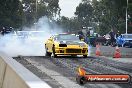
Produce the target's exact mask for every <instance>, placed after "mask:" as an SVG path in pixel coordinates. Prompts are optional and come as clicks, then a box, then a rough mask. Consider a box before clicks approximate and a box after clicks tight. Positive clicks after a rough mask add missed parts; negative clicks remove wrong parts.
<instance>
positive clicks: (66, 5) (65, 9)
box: [59, 0, 81, 17]
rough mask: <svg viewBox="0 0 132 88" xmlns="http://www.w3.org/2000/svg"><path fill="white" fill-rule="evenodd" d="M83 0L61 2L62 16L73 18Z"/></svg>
mask: <svg viewBox="0 0 132 88" xmlns="http://www.w3.org/2000/svg"><path fill="white" fill-rule="evenodd" d="M80 2H81V0H59V6H60V8H61V16H66V17H72V16H74V12H75V11H76V7H77V6H78V5H79V3H80Z"/></svg>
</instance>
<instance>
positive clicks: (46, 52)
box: [45, 48, 52, 56]
mask: <svg viewBox="0 0 132 88" xmlns="http://www.w3.org/2000/svg"><path fill="white" fill-rule="evenodd" d="M51 54H52V53H50V52H48V51H47V48H45V56H51Z"/></svg>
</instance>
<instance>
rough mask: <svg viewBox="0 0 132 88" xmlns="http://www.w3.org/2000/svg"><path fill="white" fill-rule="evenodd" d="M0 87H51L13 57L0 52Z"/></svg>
mask: <svg viewBox="0 0 132 88" xmlns="http://www.w3.org/2000/svg"><path fill="white" fill-rule="evenodd" d="M0 88H51V87H50V86H49V85H48V84H47V83H45V82H44V81H42V80H41V79H39V78H38V77H37V76H35V75H34V74H33V73H31V72H30V71H29V70H27V69H26V68H25V67H23V66H22V65H21V64H19V63H18V62H17V61H15V60H14V59H13V58H11V57H8V56H6V55H5V54H4V53H1V52H0Z"/></svg>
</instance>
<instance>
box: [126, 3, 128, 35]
mask: <svg viewBox="0 0 132 88" xmlns="http://www.w3.org/2000/svg"><path fill="white" fill-rule="evenodd" d="M127 8H128V0H127V6H126V34H127Z"/></svg>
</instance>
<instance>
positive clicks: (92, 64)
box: [14, 56, 132, 88]
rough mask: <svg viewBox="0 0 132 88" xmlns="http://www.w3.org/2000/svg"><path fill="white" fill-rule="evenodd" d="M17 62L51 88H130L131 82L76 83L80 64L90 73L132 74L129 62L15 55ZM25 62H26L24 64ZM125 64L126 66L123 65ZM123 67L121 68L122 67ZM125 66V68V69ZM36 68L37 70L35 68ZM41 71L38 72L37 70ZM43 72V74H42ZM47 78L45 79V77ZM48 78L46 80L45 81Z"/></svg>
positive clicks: (131, 86) (131, 87) (131, 66)
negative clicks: (81, 84) (82, 84)
mask: <svg viewBox="0 0 132 88" xmlns="http://www.w3.org/2000/svg"><path fill="white" fill-rule="evenodd" d="M14 59H16V60H17V61H18V62H20V63H21V64H23V65H24V66H25V67H26V68H28V69H29V70H30V71H32V72H33V73H34V74H35V73H36V74H35V75H37V76H38V77H40V78H41V79H42V80H44V81H46V82H47V83H49V84H50V85H51V86H52V87H53V88H132V84H130V83H129V84H89V83H87V84H85V85H84V86H80V85H78V84H77V83H76V74H77V68H78V67H79V66H80V65H81V66H82V67H84V69H86V71H87V72H88V73H90V74H124V73H128V74H130V75H131V76H132V72H131V68H132V65H131V64H126V63H122V62H116V61H113V60H109V59H101V58H93V57H88V58H81V57H80V58H78V57H58V58H50V57H43V56H42V57H34V56H27V57H15V58H14ZM26 63H27V64H26ZM125 66H126V67H125ZM123 67H124V68H123ZM128 67H129V68H128ZM122 68H123V69H122ZM125 68H126V69H125ZM36 69H38V70H36ZM39 71H40V72H41V74H38V73H37V72H39ZM42 74H44V75H42ZM45 76H46V77H47V79H46V77H45ZM47 80H48V81H47Z"/></svg>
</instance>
